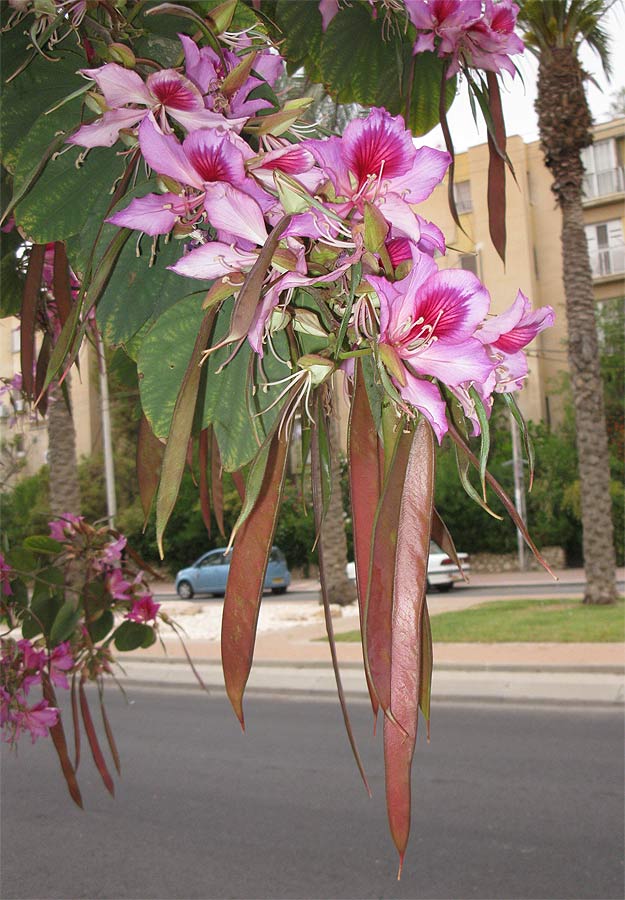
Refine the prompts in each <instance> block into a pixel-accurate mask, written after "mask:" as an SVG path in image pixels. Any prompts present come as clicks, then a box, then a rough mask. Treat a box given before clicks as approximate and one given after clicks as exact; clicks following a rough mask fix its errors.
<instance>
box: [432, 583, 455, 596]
mask: <svg viewBox="0 0 625 900" xmlns="http://www.w3.org/2000/svg"><path fill="white" fill-rule="evenodd" d="M453 586H454V583H453V581H450V582H449V584H439V585H437V586H436V590H437V591H438V592H439V594H447V593H449V591H450V590H451V589H452V587H453Z"/></svg>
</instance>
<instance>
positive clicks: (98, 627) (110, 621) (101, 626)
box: [87, 609, 115, 644]
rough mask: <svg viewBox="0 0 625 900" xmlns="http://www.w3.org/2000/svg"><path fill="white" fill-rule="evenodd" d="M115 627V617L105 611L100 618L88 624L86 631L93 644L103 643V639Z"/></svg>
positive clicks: (108, 610)
mask: <svg viewBox="0 0 625 900" xmlns="http://www.w3.org/2000/svg"><path fill="white" fill-rule="evenodd" d="M114 626H115V617H114V616H113V613H112V612H111V610H110V609H105V610H104V612H103V613H102V615H101V616H99V617H98V618H97V619H95V620H94V621H93V622H89V625H88V626H87V630H88V631H89V637H90V638H91V640H92V641H93V643H94V644H98V643H99V642H100V641H103V640H104V638H105V637H106V636H107V635H108V634H109V633H110V632H111V631H112V630H113V628H114Z"/></svg>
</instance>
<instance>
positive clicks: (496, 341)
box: [475, 291, 555, 393]
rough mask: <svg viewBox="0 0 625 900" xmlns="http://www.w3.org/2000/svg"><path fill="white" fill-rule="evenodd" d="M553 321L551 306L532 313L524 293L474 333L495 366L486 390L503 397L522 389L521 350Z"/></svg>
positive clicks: (524, 371)
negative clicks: (502, 394)
mask: <svg viewBox="0 0 625 900" xmlns="http://www.w3.org/2000/svg"><path fill="white" fill-rule="evenodd" d="M554 321H555V313H554V311H553V308H552V307H551V306H541V307H540V308H539V309H536V310H534V311H532V304H531V303H530V301H529V300H528V298H527V297H526V296H525V294H524V293H523V291H519V292H518V293H517V295H516V298H515V300H514V303H513V304H512V306H510V307H509V309H507V310H506V311H505V312H504V313H502V314H501V315H499V316H493V317H492V318H490V319H486V321H485V322H483V323H482V325H481V326H480V328H479V329H478V330H477V331H476V333H475V336H476V338H477V339H478V340H479V341H480V342H481V343H482V344H484V346H485V348H486V350H487V352H488V354H489V356H490V358H491V359H492V360H493V362H494V363H495V364H496V369H495V372H494V373H493V375H492V377H491V379H490V380H489V382H488V383H487V385H486V389H488V388H490V390H494V391H497V392H498V393H505V392H507V391H516V390H519V389H520V388H522V387H523V380H524V378H525V377H526V375H527V372H528V368H527V358H526V356H525V353H524V352H523V348H524V347H526V346H527V345H528V344H529V343H530V342H531V341H533V340H534V338H535V337H536V335H537V334H539V333H540V332H541V331H544V329H545V328H550V327H551V326H552V325H553V323H554Z"/></svg>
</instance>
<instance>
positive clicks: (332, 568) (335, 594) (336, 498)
mask: <svg viewBox="0 0 625 900" xmlns="http://www.w3.org/2000/svg"><path fill="white" fill-rule="evenodd" d="M329 430H330V435H329V437H330V458H331V471H332V494H331V497H330V502H329V504H328V510H327V512H326V516H325V519H324V521H323V525H322V527H321V544H322V547H323V562H324V567H325V577H326V583H327V591H328V598H329V601H330V603H338V604H340V605H341V606H346V605H347V604H349V603H354V602H355V600H356V585H355V583H354V582H352V581H350V580H349V579H348V577H347V574H346V572H345V568H346V566H347V540H346V538H345V513H344V509H343V497H342V494H341V462H340V456H339V429H338V422H337V419H336V416H335V415H331V416H330V417H329Z"/></svg>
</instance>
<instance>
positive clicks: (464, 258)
mask: <svg viewBox="0 0 625 900" xmlns="http://www.w3.org/2000/svg"><path fill="white" fill-rule="evenodd" d="M458 267H459V268H460V269H464V270H465V272H473V274H474V275H477V253H463V254H462V255H461V256H460V259H459V260H458Z"/></svg>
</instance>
